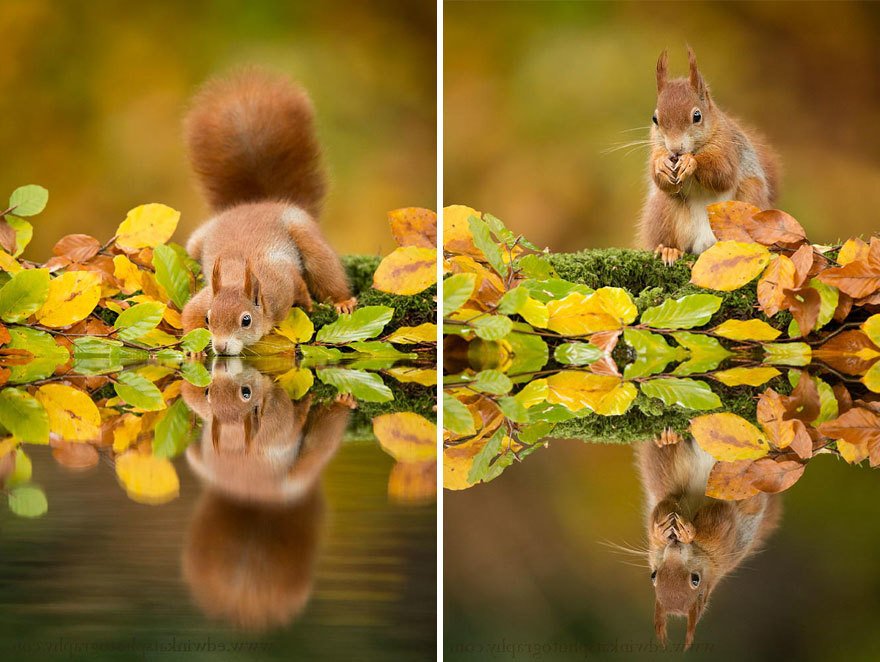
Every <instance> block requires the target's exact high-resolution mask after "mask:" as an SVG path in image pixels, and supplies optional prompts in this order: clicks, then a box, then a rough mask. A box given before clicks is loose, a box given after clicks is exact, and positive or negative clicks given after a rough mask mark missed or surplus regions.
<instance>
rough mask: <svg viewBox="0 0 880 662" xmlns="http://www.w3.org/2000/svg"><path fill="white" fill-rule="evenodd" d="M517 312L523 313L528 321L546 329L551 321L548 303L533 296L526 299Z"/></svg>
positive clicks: (523, 316)
mask: <svg viewBox="0 0 880 662" xmlns="http://www.w3.org/2000/svg"><path fill="white" fill-rule="evenodd" d="M516 312H517V313H519V314H520V315H522V318H523V319H524V320H525V321H526V322H528V323H529V324H531V325H532V326H534V327H537V328H539V329H546V328H547V325H548V324H549V323H550V311H549V310H548V309H547V304H545V303H542V302H541V301H538V300H537V299H533V298H532V297H529V298H528V299H526V300H525V303H523V304H522V305H521V306H520V307H519V309H518V310H517V311H516Z"/></svg>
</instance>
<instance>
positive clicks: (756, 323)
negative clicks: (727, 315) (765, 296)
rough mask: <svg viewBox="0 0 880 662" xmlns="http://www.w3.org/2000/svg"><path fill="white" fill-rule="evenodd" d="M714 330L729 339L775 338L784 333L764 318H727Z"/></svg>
mask: <svg viewBox="0 0 880 662" xmlns="http://www.w3.org/2000/svg"><path fill="white" fill-rule="evenodd" d="M712 330H713V332H714V333H715V334H716V335H719V336H721V337H722V338H727V339H729V340H775V339H776V338H778V337H779V334H781V333H782V331H780V330H779V329H774V328H773V327H772V326H770V325H769V324H767V322H764V321H762V320H746V321H742V320H727V321H726V322H723V323H722V324H720V325H718V326H716V327H715V328H714V329H712Z"/></svg>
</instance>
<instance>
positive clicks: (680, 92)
mask: <svg viewBox="0 0 880 662" xmlns="http://www.w3.org/2000/svg"><path fill="white" fill-rule="evenodd" d="M688 57H689V64H690V72H689V76H688V78H678V79H674V80H669V79H668V66H667V55H666V51H664V52H663V53H662V54H661V55H660V58H659V60H658V61H657V111H656V112H657V118H658V123H659V124H658V125H657V126H652V128H651V140H652V149H651V155H650V158H649V182H650V184H649V186H650V191H649V195H648V198H647V200H646V202H645V206H644V209H643V211H642V219H641V223H640V245H641V246H642V247H643V248H647V249H656V250H658V251H660V250H661V249H662V248H664V247H665V248H668V249H671V251H672V254H673V259H674V257H677V255H678V254H680V253H682V252H701V251H702V250H705V248H706V247H708V245H710V244H711V242H712V241H714V237H711V231H710V230H708V229H707V228H708V223H707V222H706V221H705V220H703V219H702V216H703V214H702V209H704V207H705V205H704V204H703V202H706V203H711V202H713V201H716V199H717V198H718V197H719V196H721V195H722V194H724V195H725V196H726V197H729V198H732V199H736V200H741V201H743V202H749V203H751V204H753V205H755V206H757V207H760V208H761V209H767V208H769V207H771V206H772V205H773V203H774V201H775V198H776V195H777V190H778V184H779V166H778V162H777V158H776V156H775V154H774V153H773V152H772V150H771V149H770V148H769V147H768V146H767V145H766V143H765V142H764V140H763V138H761V136H760V135H759V134H758V133H756V132H755V131H753V130H751V129H747V128H745V127H743V126H742V125H741V124H740V123H739V122H738V121H737V120H735V119H734V118H732V117H731V116H729V115H727V114H725V113H724V112H723V111H722V110H721V109H720V108H718V106H717V105H716V104H715V103H714V100H713V99H712V96H711V94H710V91H709V87H708V86H707V84H706V82H705V80H704V79H703V77H702V74H701V73H700V71H699V69H698V67H697V62H696V56H695V55H694V53H693V51H692V50H690V49H688ZM694 109H699V110H700V112H701V114H702V121H701V122H700V123H697V124H695V123H694V122H693V111H694ZM750 152H753V153H754V155H755V158H754V159H750V158H747V157H746V155H747V154H748V153H750ZM673 153H675V154H677V155H678V158H679V159H680V160H679V161H678V164H677V165H676V164H674V163H672V161H670V155H671V154H673ZM750 160H751V161H757V163H758V164H760V168H761V170H762V171H763V175H764V177H763V178H761V177H757V176H755V175H754V174H753V172H752V171H753V170H754V164H751V165H749V161H750ZM695 208H702V209H700V211H699V214H698V215H697V216H695V215H694V211H693V210H694V209H695ZM702 223H706V227H705V228H704V227H703V226H702ZM664 258H665V253H664ZM668 261H671V260H668Z"/></svg>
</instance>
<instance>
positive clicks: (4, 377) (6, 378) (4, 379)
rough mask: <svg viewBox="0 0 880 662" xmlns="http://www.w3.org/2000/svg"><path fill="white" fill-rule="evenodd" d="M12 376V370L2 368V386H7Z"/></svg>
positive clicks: (0, 383) (0, 376)
mask: <svg viewBox="0 0 880 662" xmlns="http://www.w3.org/2000/svg"><path fill="white" fill-rule="evenodd" d="M11 376H12V370H10V369H9V368H0V386H3V385H5V384H6V382H8V381H9V378H10V377H11Z"/></svg>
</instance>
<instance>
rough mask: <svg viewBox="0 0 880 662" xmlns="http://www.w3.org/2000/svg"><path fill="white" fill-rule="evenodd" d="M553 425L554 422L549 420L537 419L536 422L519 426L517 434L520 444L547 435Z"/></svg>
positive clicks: (532, 442)
mask: <svg viewBox="0 0 880 662" xmlns="http://www.w3.org/2000/svg"><path fill="white" fill-rule="evenodd" d="M530 411H531V410H530ZM555 427H556V424H555V423H551V422H549V421H538V422H537V423H532V424H531V425H526V426H524V427H522V428H520V430H519V435H517V436H518V439H519V441H520V443H522V444H534V443H536V442H537V441H538V440H540V439H543V438H544V437H546V436H547V435H549V434H550V433H551V432H552V431H553V428H555Z"/></svg>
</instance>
